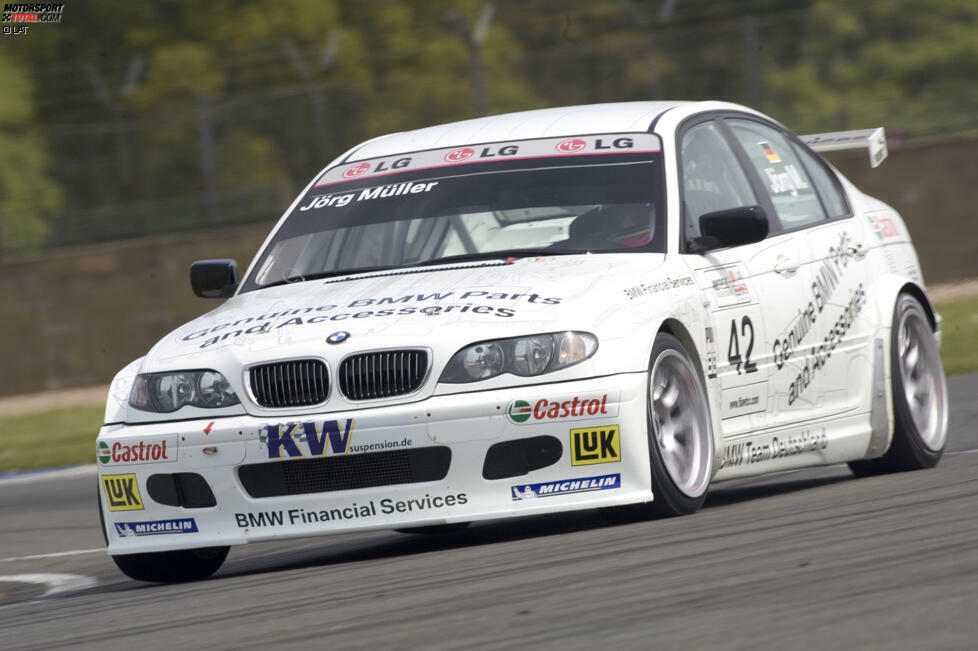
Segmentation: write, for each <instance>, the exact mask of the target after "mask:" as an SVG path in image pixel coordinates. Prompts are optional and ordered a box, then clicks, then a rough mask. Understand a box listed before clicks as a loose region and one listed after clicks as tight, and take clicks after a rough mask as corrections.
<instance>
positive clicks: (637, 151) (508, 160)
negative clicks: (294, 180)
mask: <svg viewBox="0 0 978 651" xmlns="http://www.w3.org/2000/svg"><path fill="white" fill-rule="evenodd" d="M661 151H662V150H661V149H630V150H628V151H602V152H588V153H585V154H558V155H556V156H555V155H552V154H546V155H540V156H518V157H515V158H500V159H498V160H474V161H471V162H469V161H462V162H459V163H445V164H444V165H428V166H425V167H414V168H411V169H408V170H402V169H397V170H391V171H390V172H382V173H380V174H371V175H370V176H369V177H365V179H367V178H369V179H376V178H380V177H381V176H393V175H395V174H405V173H408V172H423V171H425V170H436V169H442V168H445V167H462V166H463V165H479V164H492V163H512V162H516V161H524V160H539V159H541V158H553V159H557V160H560V159H567V158H578V157H581V156H630V155H632V154H658V153H660V152H661ZM370 160H377V159H373V158H368V159H364V160H363V161H349V163H357V162H367V161H370ZM643 162H644V161H643ZM349 163H344V164H343V165H348V164H349ZM599 164H600V163H599ZM338 167H342V165H334V166H333V167H331V168H329V169H328V170H326V171H325V172H323V174H322V176H326V175H327V174H329V173H330V172H332V171H333V170H335V169H337V168H338ZM554 167H568V166H564V165H555V166H554ZM573 167H589V166H588V165H574V166H573ZM534 169H548V168H546V167H539V168H534ZM486 173H487V174H488V173H489V172H486ZM452 176H453V177H456V176H467V175H465V174H453V175H452ZM439 178H448V177H439ZM356 180H357V179H356V178H352V179H341V180H338V181H326V182H325V183H317V184H316V185H314V186H312V187H314V188H324V187H326V186H327V185H338V184H340V183H351V182H353V181H356Z"/></svg>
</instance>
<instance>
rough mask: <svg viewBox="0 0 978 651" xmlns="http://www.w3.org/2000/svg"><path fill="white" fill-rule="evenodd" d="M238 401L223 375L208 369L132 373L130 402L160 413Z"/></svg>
mask: <svg viewBox="0 0 978 651" xmlns="http://www.w3.org/2000/svg"><path fill="white" fill-rule="evenodd" d="M238 402H240V401H239V400H238V396H237V395H235V393H234V389H232V388H231V385H230V384H229V383H228V381H227V380H226V379H225V378H224V376H223V375H221V374H220V373H218V372H217V371H210V370H205V371H179V372H176V373H143V374H141V375H137V376H136V382H135V383H134V384H133V385H132V392H131V393H130V394H129V405H130V406H132V407H135V408H136V409H141V410H143V411H153V412H157V413H163V414H165V413H169V412H171V411H176V410H177V409H180V408H181V407H183V406H186V405H191V406H193V407H203V408H204V409H217V408H220V407H230V406H231V405H236V404H238Z"/></svg>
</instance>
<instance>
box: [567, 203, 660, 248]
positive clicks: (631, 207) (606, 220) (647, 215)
mask: <svg viewBox="0 0 978 651" xmlns="http://www.w3.org/2000/svg"><path fill="white" fill-rule="evenodd" d="M653 222H654V220H653V218H652V206H651V205H650V204H647V203H645V204H640V203H626V204H603V205H600V206H597V207H595V208H592V209H591V210H589V211H587V212H586V213H584V214H583V215H581V216H579V217H578V218H577V219H575V220H574V221H573V222H572V223H571V225H570V231H569V241H571V242H574V243H586V244H587V245H589V246H594V248H602V249H608V248H626V249H633V248H637V247H640V246H644V245H646V244H648V243H649V242H650V241H651V240H652V236H653V233H652V224H653Z"/></svg>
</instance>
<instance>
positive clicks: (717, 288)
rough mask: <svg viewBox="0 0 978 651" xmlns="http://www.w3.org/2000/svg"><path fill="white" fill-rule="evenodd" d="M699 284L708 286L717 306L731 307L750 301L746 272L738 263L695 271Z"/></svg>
mask: <svg viewBox="0 0 978 651" xmlns="http://www.w3.org/2000/svg"><path fill="white" fill-rule="evenodd" d="M697 274H698V275H699V277H700V280H701V285H705V286H707V287H709V288H710V289H711V290H712V292H713V298H714V299H716V302H717V307H718V308H722V307H731V306H733V305H742V304H744V303H750V302H751V294H750V287H748V285H747V274H746V273H745V272H744V266H743V265H742V264H740V263H737V264H730V265H723V266H719V267H710V268H708V269H701V270H699V271H697Z"/></svg>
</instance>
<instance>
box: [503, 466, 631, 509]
mask: <svg viewBox="0 0 978 651" xmlns="http://www.w3.org/2000/svg"><path fill="white" fill-rule="evenodd" d="M616 488H621V474H620V473H617V472H616V473H615V474H613V475H597V476H594V477H580V478H577V479H558V480H557V481H546V482H540V483H538V484H520V485H519V486H511V487H510V489H509V490H510V497H511V498H512V500H513V501H514V502H521V501H523V500H528V499H533V498H535V497H556V496H558V495H571V494H573V493H590V492H592V491H608V490H614V489H616Z"/></svg>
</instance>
